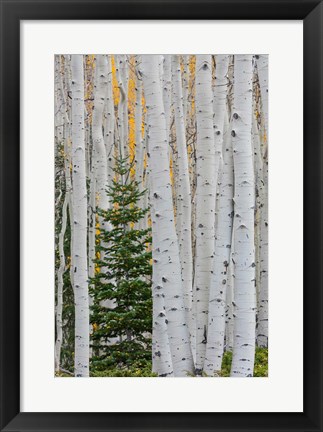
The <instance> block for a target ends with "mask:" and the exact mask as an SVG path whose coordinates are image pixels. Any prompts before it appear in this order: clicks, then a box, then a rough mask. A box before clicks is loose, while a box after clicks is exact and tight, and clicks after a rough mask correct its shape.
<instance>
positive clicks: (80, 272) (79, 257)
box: [72, 55, 89, 377]
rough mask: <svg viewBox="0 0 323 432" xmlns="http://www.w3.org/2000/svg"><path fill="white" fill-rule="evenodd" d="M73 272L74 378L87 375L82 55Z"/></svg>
mask: <svg viewBox="0 0 323 432" xmlns="http://www.w3.org/2000/svg"><path fill="white" fill-rule="evenodd" d="M72 137H73V155H72V156H73V157H72V163H73V218H74V219H73V226H74V228H73V250H72V256H73V258H72V260H73V273H74V295H75V376H76V377H88V376H89V296H88V266H87V192H86V176H85V169H86V168H85V139H84V138H85V137H84V75H83V56H82V55H72Z"/></svg>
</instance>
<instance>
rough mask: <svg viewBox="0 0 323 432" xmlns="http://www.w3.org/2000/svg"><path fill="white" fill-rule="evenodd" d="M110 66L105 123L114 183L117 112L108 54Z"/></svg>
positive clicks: (109, 167) (105, 142) (109, 168)
mask: <svg viewBox="0 0 323 432" xmlns="http://www.w3.org/2000/svg"><path fill="white" fill-rule="evenodd" d="M107 66H108V88H107V94H106V119H105V125H104V144H105V151H106V156H107V182H108V184H109V185H111V184H112V179H113V177H114V171H113V168H114V137H115V134H114V129H115V114H114V100H113V84H112V65H111V56H110V55H108V56H107Z"/></svg>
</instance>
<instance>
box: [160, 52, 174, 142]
mask: <svg viewBox="0 0 323 432" xmlns="http://www.w3.org/2000/svg"><path fill="white" fill-rule="evenodd" d="M171 78H172V72H171V55H169V54H166V55H165V56H164V67H163V75H162V81H163V101H164V110H165V119H166V131H167V139H169V135H170V120H171V89H172V80H171Z"/></svg>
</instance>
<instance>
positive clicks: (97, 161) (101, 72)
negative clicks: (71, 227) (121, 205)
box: [92, 55, 109, 210]
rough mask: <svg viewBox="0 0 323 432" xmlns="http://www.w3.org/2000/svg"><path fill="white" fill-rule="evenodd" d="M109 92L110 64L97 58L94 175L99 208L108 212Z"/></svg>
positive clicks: (101, 57) (104, 59)
mask: <svg viewBox="0 0 323 432" xmlns="http://www.w3.org/2000/svg"><path fill="white" fill-rule="evenodd" d="M107 90H108V63H107V58H106V56H105V55H98V56H97V58H96V73H95V88H94V109H93V121H92V136H93V146H94V149H95V151H94V174H95V176H94V177H95V180H96V184H97V187H96V193H97V203H98V207H100V208H101V209H103V210H107V209H108V207H109V198H108V196H107V192H106V190H107V186H108V182H107V175H108V169H107V154H106V147H105V143H104V137H103V129H102V125H103V110H104V105H105V100H106V96H107Z"/></svg>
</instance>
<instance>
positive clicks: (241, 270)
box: [231, 55, 256, 377]
mask: <svg viewBox="0 0 323 432" xmlns="http://www.w3.org/2000/svg"><path fill="white" fill-rule="evenodd" d="M252 77H253V74H252V56H250V55H236V56H235V60H234V103H233V115H232V137H233V138H232V141H233V159H234V179H235V191H234V213H235V214H234V216H235V223H234V257H233V259H234V266H235V273H234V276H235V278H234V282H235V294H234V297H235V319H234V341H233V358H232V367H231V376H232V377H250V376H252V375H253V367H254V357H255V309H256V302H255V297H256V296H255V247H254V207H255V179H254V167H253V157H252V154H253V147H252V140H251V127H252Z"/></svg>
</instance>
